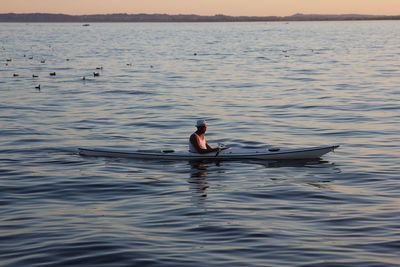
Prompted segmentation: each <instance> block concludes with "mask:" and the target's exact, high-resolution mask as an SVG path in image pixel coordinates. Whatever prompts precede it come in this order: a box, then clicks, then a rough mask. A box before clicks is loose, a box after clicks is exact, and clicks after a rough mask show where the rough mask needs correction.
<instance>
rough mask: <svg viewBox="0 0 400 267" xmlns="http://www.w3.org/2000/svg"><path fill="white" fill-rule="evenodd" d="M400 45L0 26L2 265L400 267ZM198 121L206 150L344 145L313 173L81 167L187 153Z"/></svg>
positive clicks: (298, 34) (176, 27)
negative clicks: (125, 153)
mask: <svg viewBox="0 0 400 267" xmlns="http://www.w3.org/2000/svg"><path fill="white" fill-rule="evenodd" d="M399 30H400V24H399V23H398V22H397V21H379V22H378V21H368V22H294V23H289V24H287V23H215V24H213V23H198V24H197V23H192V24H190V23H180V24H174V23H171V24H158V23H144V24H140V23H137V24H111V23H110V24H92V25H91V26H90V27H82V26H81V25H80V24H0V40H1V41H0V52H1V53H0V54H1V55H0V59H1V64H0V95H1V102H0V140H1V142H0V186H1V188H0V205H1V209H0V211H1V219H0V240H1V241H0V264H1V265H2V266H35V265H37V266H74V265H84V266H91V265H92V266H107V265H112V266H135V265H137V266H204V265H206V264H207V265H210V266H227V265H233V266H398V265H400V257H399V253H398V252H399V248H400V241H399V234H400V228H399V224H398V223H399V219H400V212H399V208H400V205H399V204H400V202H399V197H400V186H399V183H398V177H399V173H400V168H399V155H400V149H399V141H400V138H399V132H400V123H399V122H400V121H399V110H400V105H399V92H400V91H399V89H398V88H399V87H398V86H399V84H400V57H399V56H400V36H399V34H398V33H399ZM6 59H12V61H9V62H7V61H6ZM42 60H44V61H45V62H44V63H41V61H42ZM101 67H102V69H96V68H101ZM50 72H56V76H50V75H49V73H50ZM93 72H99V73H100V76H99V77H94V76H93ZM14 73H15V74H19V76H18V77H13V74H14ZM33 74H35V75H38V76H39V77H38V78H33V77H32V75H33ZM82 77H85V78H86V79H85V80H82ZM39 84H40V86H41V87H40V90H39V89H36V88H35V87H37V86H38V85H39ZM203 118H205V119H207V120H208V121H209V124H210V127H209V129H208V134H207V136H208V140H209V142H210V143H211V144H212V145H213V146H215V145H217V144H218V143H224V144H227V145H231V146H236V147H257V148H258V147H264V146H266V145H275V146H282V147H302V146H311V145H324V144H340V145H341V147H340V149H338V150H337V152H335V153H330V154H328V155H326V156H325V157H324V159H323V161H321V162H318V161H313V162H307V161H300V162H299V161H296V162H273V161H268V162H267V161H242V162H221V163H218V162H214V163H213V162H205V163H189V162H168V161H144V160H132V159H109V158H90V157H81V156H79V155H77V153H76V150H77V148H78V147H80V146H108V147H118V148H129V147H131V148H132V149H136V148H140V149H159V148H165V149H187V140H188V137H189V135H190V134H191V133H192V132H193V131H194V123H195V121H196V120H197V119H203Z"/></svg>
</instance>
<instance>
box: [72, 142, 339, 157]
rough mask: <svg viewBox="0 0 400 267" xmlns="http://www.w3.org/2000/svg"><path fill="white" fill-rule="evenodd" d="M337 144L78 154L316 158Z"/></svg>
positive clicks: (88, 150)
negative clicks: (215, 150)
mask: <svg viewBox="0 0 400 267" xmlns="http://www.w3.org/2000/svg"><path fill="white" fill-rule="evenodd" d="M338 147H339V146H338V145H329V146H318V147H309V148H276V147H271V148H264V149H261V148H257V149H245V148H228V149H225V150H222V151H221V152H219V153H218V152H211V153H207V154H199V153H191V152H189V151H175V150H136V151H131V150H130V151H129V150H120V149H116V150H114V149H109V148H79V149H78V150H79V154H80V155H83V156H94V157H116V158H135V159H156V160H242V159H260V160H286V159H317V158H320V157H321V156H322V155H325V154H326V153H329V152H331V151H334V150H335V149H336V148H338Z"/></svg>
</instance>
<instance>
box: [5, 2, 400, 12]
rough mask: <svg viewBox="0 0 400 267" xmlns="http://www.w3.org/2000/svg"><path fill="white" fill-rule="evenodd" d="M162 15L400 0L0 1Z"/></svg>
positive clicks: (336, 8) (337, 8)
mask: <svg viewBox="0 0 400 267" xmlns="http://www.w3.org/2000/svg"><path fill="white" fill-rule="evenodd" d="M10 12H12V13H36V12H40V13H63V14H71V15H82V14H109V13H128V14H137V13H148V14H154V13H163V14H171V15H174V14H197V15H216V14H224V15H230V16H290V15H293V14H295V13H303V14H368V15H400V0H0V13H10Z"/></svg>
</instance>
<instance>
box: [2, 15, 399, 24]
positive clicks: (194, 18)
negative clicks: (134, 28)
mask: <svg viewBox="0 0 400 267" xmlns="http://www.w3.org/2000/svg"><path fill="white" fill-rule="evenodd" d="M399 19H400V15H399V16H379V15H357V14H345V15H318V14H308V15H307V14H295V15H292V16H286V17H278V16H266V17H252V16H225V15H215V16H199V15H168V14H98V15H66V14H49V13H22V14H16V13H6V14H0V22H78V23H88V22H235V21H335V20H399Z"/></svg>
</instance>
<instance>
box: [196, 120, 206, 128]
mask: <svg viewBox="0 0 400 267" xmlns="http://www.w3.org/2000/svg"><path fill="white" fill-rule="evenodd" d="M200 126H207V122H206V121H205V120H198V121H197V123H196V127H200Z"/></svg>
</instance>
